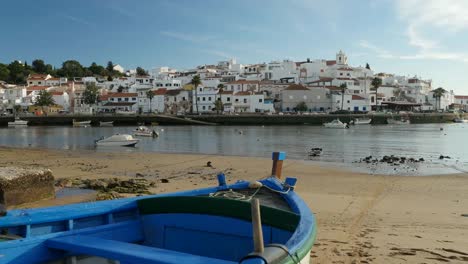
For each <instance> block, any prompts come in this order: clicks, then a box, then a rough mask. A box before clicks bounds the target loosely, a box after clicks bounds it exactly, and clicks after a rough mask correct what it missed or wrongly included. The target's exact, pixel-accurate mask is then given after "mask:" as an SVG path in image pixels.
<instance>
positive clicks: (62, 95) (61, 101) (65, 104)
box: [50, 91, 70, 112]
mask: <svg viewBox="0 0 468 264" xmlns="http://www.w3.org/2000/svg"><path fill="white" fill-rule="evenodd" d="M50 93H51V94H52V98H53V99H54V102H55V104H56V105H59V106H61V107H62V109H63V110H65V111H67V112H68V111H70V97H69V96H68V93H67V92H64V91H51V92H50Z"/></svg>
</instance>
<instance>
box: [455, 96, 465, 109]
mask: <svg viewBox="0 0 468 264" xmlns="http://www.w3.org/2000/svg"><path fill="white" fill-rule="evenodd" d="M454 101H455V104H457V105H459V106H460V108H461V109H462V110H465V111H468V95H455V97H454Z"/></svg>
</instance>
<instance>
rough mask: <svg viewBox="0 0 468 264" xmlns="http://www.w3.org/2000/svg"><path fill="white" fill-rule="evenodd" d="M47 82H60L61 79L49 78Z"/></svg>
mask: <svg viewBox="0 0 468 264" xmlns="http://www.w3.org/2000/svg"><path fill="white" fill-rule="evenodd" d="M47 81H60V78H58V77H56V78H49V79H47Z"/></svg>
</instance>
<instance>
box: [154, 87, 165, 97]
mask: <svg viewBox="0 0 468 264" xmlns="http://www.w3.org/2000/svg"><path fill="white" fill-rule="evenodd" d="M166 92H167V88H160V89H157V90H153V94H154V95H165V94H166Z"/></svg>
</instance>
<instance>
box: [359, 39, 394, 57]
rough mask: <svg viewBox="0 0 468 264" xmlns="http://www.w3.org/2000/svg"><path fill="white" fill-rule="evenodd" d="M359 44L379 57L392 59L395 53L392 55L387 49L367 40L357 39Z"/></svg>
mask: <svg viewBox="0 0 468 264" xmlns="http://www.w3.org/2000/svg"><path fill="white" fill-rule="evenodd" d="M359 46H361V47H363V48H366V49H368V50H371V51H373V52H374V53H376V54H377V56H378V57H380V58H385V59H392V58H395V55H392V54H391V53H390V52H389V51H388V50H386V49H383V48H380V47H377V46H375V45H374V44H372V43H370V42H369V41H367V40H361V41H359Z"/></svg>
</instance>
